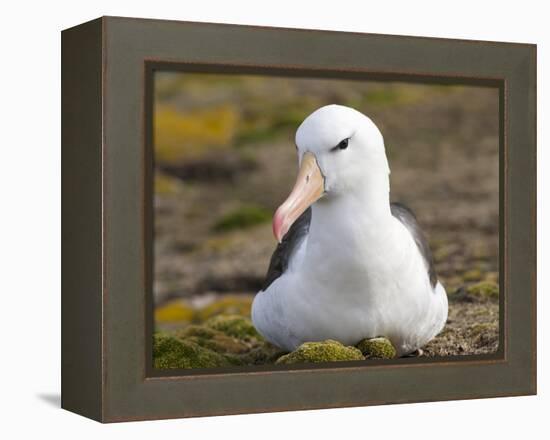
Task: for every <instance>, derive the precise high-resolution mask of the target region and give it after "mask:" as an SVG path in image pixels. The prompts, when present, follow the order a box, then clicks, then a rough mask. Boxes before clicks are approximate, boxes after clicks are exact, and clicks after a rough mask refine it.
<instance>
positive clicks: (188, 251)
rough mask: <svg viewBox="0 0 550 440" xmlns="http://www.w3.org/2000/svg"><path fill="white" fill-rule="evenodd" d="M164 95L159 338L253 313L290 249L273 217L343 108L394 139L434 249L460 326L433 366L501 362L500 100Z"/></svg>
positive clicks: (362, 87) (365, 91) (324, 82)
mask: <svg viewBox="0 0 550 440" xmlns="http://www.w3.org/2000/svg"><path fill="white" fill-rule="evenodd" d="M154 82H155V95H154V96H155V98H154V99H155V101H154V108H155V110H154V151H155V182H154V191H155V192H154V215H155V226H154V228H155V244H154V300H155V326H156V329H157V330H170V329H175V328H180V327H182V326H185V325H187V324H189V323H200V322H202V321H204V320H205V319H206V318H209V317H211V316H214V315H217V314H223V313H231V314H235V313H236V314H241V315H245V316H246V315H247V314H248V313H249V308H250V303H251V300H252V298H253V295H254V294H255V293H256V292H257V291H258V290H259V288H260V286H261V283H262V281H263V277H264V275H265V273H266V270H267V267H268V264H269V259H270V257H271V254H272V252H273V250H274V248H275V246H276V242H275V239H274V238H273V235H272V232H271V217H272V215H273V213H274V210H275V209H276V208H277V206H278V205H279V204H280V203H281V202H282V201H283V200H284V199H285V198H286V196H287V194H288V193H289V191H290V189H291V188H292V185H293V183H294V180H295V176H296V171H297V158H296V151H295V147H294V133H295V131H296V129H297V127H298V126H299V124H300V123H301V122H302V121H303V119H304V118H305V117H306V116H307V115H308V114H310V113H311V112H312V111H314V110H315V109H317V108H318V107H321V106H323V105H326V104H332V103H336V104H343V105H347V106H350V107H353V108H355V109H357V110H359V111H361V112H363V113H365V114H366V115H368V116H369V117H370V118H371V119H372V120H373V121H374V122H375V123H376V125H377V126H378V127H379V128H380V130H381V132H382V134H383V135H384V139H385V143H386V149H387V155H388V159H389V163H390V168H391V199H392V201H399V202H402V203H405V204H407V205H408V206H409V207H410V208H412V209H413V211H414V212H415V213H416V215H417V217H418V220H419V222H420V224H421V226H422V227H423V229H424V231H425V232H426V234H427V236H428V238H429V241H430V244H431V246H432V251H433V253H434V257H435V261H436V269H437V272H438V275H439V278H440V279H441V281H442V282H443V284H444V286H445V287H446V289H447V292H448V295H449V300H450V312H449V322H448V324H447V326H446V329H445V330H444V332H443V333H442V334H441V335H440V337H438V338H437V339H436V340H435V341H433V342H432V343H431V344H430V346H428V347H427V348H426V350H425V354H426V355H448V354H470V353H489V352H492V351H494V350H495V349H496V348H497V346H498V228H499V221H498V210H499V201H498V200H499V195H498V194H499V193H498V185H499V178H498V176H499V175H498V172H499V171H498V169H499V166H498V150H499V138H498V132H499V126H498V123H499V97H498V90H497V89H495V88H483V87H472V86H449V85H420V84H408V83H392V82H371V81H350V80H334V79H309V78H284V77H272V76H254V75H221V74H202V73H201V74H195V73H181V72H157V73H156V74H155V81H154Z"/></svg>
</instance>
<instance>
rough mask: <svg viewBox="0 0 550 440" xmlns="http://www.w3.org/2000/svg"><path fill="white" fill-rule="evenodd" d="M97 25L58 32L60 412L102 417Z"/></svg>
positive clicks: (99, 29) (100, 124) (99, 28)
mask: <svg viewBox="0 0 550 440" xmlns="http://www.w3.org/2000/svg"><path fill="white" fill-rule="evenodd" d="M102 23H103V20H102V19H97V20H94V21H91V22H88V23H85V24H82V25H79V26H76V27H74V28H71V29H67V30H64V31H63V32H62V34H61V77H62V79H61V83H62V94H61V116H62V117H61V119H62V124H61V143H62V146H61V161H62V176H61V188H62V189H61V192H62V208H61V221H62V234H61V237H62V252H61V255H62V257H61V261H62V275H61V297H62V306H61V407H62V408H64V409H67V410H69V411H72V412H75V413H78V414H81V415H83V416H86V417H89V418H92V419H94V420H98V421H100V420H102V418H103V417H102V398H103V395H102V375H103V367H102V342H101V340H102V309H103V302H102V275H101V271H102V264H103V260H102V127H103V122H102V67H103V65H102V59H103V43H102V38H103V33H102V27H103V25H102Z"/></svg>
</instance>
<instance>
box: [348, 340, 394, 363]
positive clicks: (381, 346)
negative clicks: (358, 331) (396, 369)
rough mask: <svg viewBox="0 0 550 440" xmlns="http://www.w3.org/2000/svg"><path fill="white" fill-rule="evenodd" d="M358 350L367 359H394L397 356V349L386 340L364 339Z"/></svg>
mask: <svg viewBox="0 0 550 440" xmlns="http://www.w3.org/2000/svg"><path fill="white" fill-rule="evenodd" d="M357 348H358V349H359V350H361V353H363V355H364V356H365V357H366V358H367V359H393V358H394V357H395V356H397V352H396V350H395V347H394V346H393V345H392V343H391V342H390V341H389V340H388V339H386V338H372V339H363V340H362V341H361V342H359V344H357Z"/></svg>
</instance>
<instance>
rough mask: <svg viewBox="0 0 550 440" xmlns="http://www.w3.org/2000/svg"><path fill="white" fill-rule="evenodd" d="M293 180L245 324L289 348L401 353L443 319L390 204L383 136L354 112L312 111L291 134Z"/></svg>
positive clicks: (428, 265) (425, 266) (420, 249)
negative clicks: (386, 343) (387, 348)
mask: <svg viewBox="0 0 550 440" xmlns="http://www.w3.org/2000/svg"><path fill="white" fill-rule="evenodd" d="M295 140H296V149H297V153H298V164H299V171H298V176H297V180H296V183H295V185H294V187H293V189H292V191H291V193H290V195H289V196H288V198H287V199H286V200H285V201H284V203H283V204H282V205H281V206H280V207H279V208H278V209H277V211H276V212H275V215H274V217H273V233H274V235H275V238H276V239H277V241H278V245H277V247H276V249H275V252H274V253H273V256H272V257H271V262H270V264H269V269H268V272H267V275H266V278H265V282H264V284H263V287H262V290H260V291H259V292H258V293H257V294H256V296H255V298H254V302H253V304H252V321H253V323H254V326H255V327H256V328H257V330H258V331H259V332H260V333H261V334H262V335H263V336H264V337H265V338H266V339H267V340H268V341H270V342H271V343H273V344H275V345H277V346H278V347H281V348H283V349H285V350H288V351H292V350H294V349H296V348H297V347H298V346H299V345H301V344H302V343H304V342H312V341H323V340H326V339H334V340H337V341H339V342H341V343H343V344H347V345H354V344H357V343H358V342H359V341H361V340H362V339H365V338H375V337H381V336H383V337H386V338H388V339H389V340H390V341H391V343H392V344H393V345H394V347H395V349H396V351H397V355H398V356H404V355H407V354H410V353H413V352H415V351H417V350H419V349H420V348H421V347H423V346H424V345H425V344H426V343H427V342H429V341H430V340H431V339H432V338H434V337H435V336H436V335H437V334H438V333H439V332H440V331H441V330H442V329H443V326H444V325H445V322H446V320H447V310H448V305H447V295H446V292H445V289H444V287H443V285H442V284H441V283H440V282H439V281H438V279H437V276H436V272H435V270H434V264H433V259H432V255H431V252H430V248H429V246H428V243H427V240H426V238H425V236H424V234H423V233H422V230H421V229H420V226H419V224H418V222H417V220H416V217H415V215H414V214H413V213H412V211H411V210H410V209H408V208H407V207H405V206H404V205H402V204H397V203H390V181H389V175H390V168H389V165H388V160H387V158H386V152H385V146H384V139H383V137H382V134H381V133H380V130H379V129H378V128H377V127H376V125H375V124H374V123H373V122H372V121H371V119H369V118H368V117H367V116H365V115H364V114H362V113H360V112H358V111H357V110H354V109H351V108H349V107H345V106H341V105H334V104H333V105H328V106H325V107H321V108H319V109H318V110H316V111H315V112H313V113H312V114H311V115H309V116H308V117H307V118H306V119H305V120H304V121H303V122H302V124H301V125H300V126H299V128H298V130H297V132H296V138H295Z"/></svg>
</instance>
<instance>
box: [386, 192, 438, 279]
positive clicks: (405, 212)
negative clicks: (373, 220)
mask: <svg viewBox="0 0 550 440" xmlns="http://www.w3.org/2000/svg"><path fill="white" fill-rule="evenodd" d="M390 208H391V213H392V215H393V216H394V217H395V218H396V219H397V220H399V221H400V222H401V223H403V225H404V226H405V227H406V228H407V230H408V231H409V232H410V234H411V235H412V237H413V238H414V241H415V243H416V246H417V247H418V250H419V251H420V253H421V254H422V257H423V258H424V262H425V263H426V268H427V269H428V276H429V277H430V284H431V285H432V287H435V285H436V284H437V274H436V272H435V266H434V259H433V256H432V251H431V250H430V246H429V244H428V240H427V239H426V236H425V235H424V233H423V232H422V229H420V225H419V224H418V221H417V220H416V216H415V215H414V213H413V212H412V211H411V209H410V208H408V207H407V206H405V205H403V204H401V203H396V202H394V203H391V204H390Z"/></svg>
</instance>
